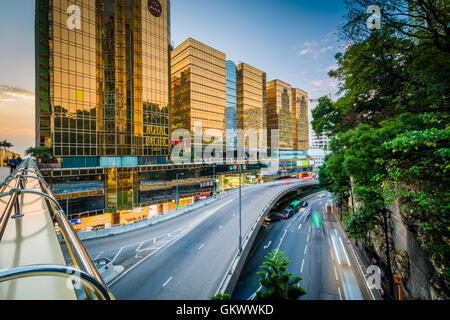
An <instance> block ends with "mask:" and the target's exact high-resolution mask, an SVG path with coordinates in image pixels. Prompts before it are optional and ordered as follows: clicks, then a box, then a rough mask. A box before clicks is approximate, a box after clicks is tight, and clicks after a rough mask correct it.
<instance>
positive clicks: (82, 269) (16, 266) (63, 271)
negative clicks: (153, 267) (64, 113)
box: [0, 158, 113, 300]
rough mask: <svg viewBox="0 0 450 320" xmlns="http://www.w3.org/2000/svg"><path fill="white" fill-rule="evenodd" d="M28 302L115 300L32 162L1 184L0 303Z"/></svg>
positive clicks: (18, 169)
mask: <svg viewBox="0 0 450 320" xmlns="http://www.w3.org/2000/svg"><path fill="white" fill-rule="evenodd" d="M58 233H60V234H61V235H62V238H63V239H64V242H63V243H60V241H59V240H58V236H57V234H58ZM65 251H67V252H68V253H69V254H68V255H66V256H69V257H70V258H65V255H64V252H65ZM27 299H33V300H35V299H36V300H38V299H39V300H61V299H63V300H77V299H90V300H110V299H113V296H112V294H111V292H110V291H109V289H108V287H107V286H106V284H105V282H104V281H103V279H102V277H101V276H100V274H99V272H98V270H97V268H96V266H95V265H94V263H93V261H92V260H91V258H90V257H89V255H88V253H87V251H86V249H85V248H84V246H83V244H82V242H81V241H80V240H79V238H78V236H77V234H76V233H75V231H74V230H73V228H72V227H71V225H70V223H69V221H68V220H67V218H66V216H65V214H64V210H62V208H61V206H60V205H59V203H58V201H56V198H55V196H54V194H53V193H52V191H51V189H50V187H49V186H48V185H47V183H46V182H45V180H44V179H43V177H42V175H41V173H40V172H39V169H38V168H37V166H36V163H35V162H34V160H33V159H31V158H27V159H26V160H25V161H23V163H22V164H21V165H20V166H19V167H18V168H17V169H16V170H15V171H14V172H13V173H12V174H11V175H9V176H8V177H7V178H6V179H5V180H4V181H3V182H2V183H1V184H0V300H27Z"/></svg>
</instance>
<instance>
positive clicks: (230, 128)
mask: <svg viewBox="0 0 450 320" xmlns="http://www.w3.org/2000/svg"><path fill="white" fill-rule="evenodd" d="M236 72H237V71H236V64H235V63H234V62H233V61H231V60H227V77H226V78H227V85H226V87H227V89H226V91H227V92H226V93H227V107H226V118H227V128H226V129H227V139H226V141H227V149H232V150H237V129H238V118H237V78H236V77H237V74H236Z"/></svg>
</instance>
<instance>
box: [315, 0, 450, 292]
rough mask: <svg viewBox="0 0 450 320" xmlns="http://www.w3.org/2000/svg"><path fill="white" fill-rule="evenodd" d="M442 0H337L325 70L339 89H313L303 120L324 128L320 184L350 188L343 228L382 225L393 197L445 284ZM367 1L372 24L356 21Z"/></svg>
mask: <svg viewBox="0 0 450 320" xmlns="http://www.w3.org/2000/svg"><path fill="white" fill-rule="evenodd" d="M444 2H445V1H436V0H414V1H413V0H404V1H400V0H388V1H371V0H370V1H369V0H356V1H353V0H352V1H347V6H348V12H347V15H346V20H347V21H346V23H345V24H344V25H343V26H342V27H341V31H340V35H341V38H342V39H343V40H344V41H346V43H348V46H347V49H346V51H345V52H340V53H338V54H336V60H337V65H338V68H337V69H336V70H334V71H331V72H330V73H329V76H330V77H332V78H335V79H336V80H338V82H339V93H340V98H339V99H338V100H337V101H336V102H331V101H330V100H329V99H328V98H327V97H323V98H322V99H319V105H318V107H317V108H318V110H317V111H314V112H313V118H314V120H313V122H312V126H313V129H314V130H315V131H316V133H320V132H323V131H325V132H327V133H328V134H329V135H330V136H332V137H333V138H332V139H331V142H330V150H331V154H330V155H328V156H327V157H326V161H325V164H324V165H323V167H322V168H320V176H321V177H320V179H321V180H320V182H321V184H322V185H324V186H326V187H327V189H329V190H330V191H331V192H332V193H333V194H334V196H335V197H336V198H339V199H347V198H348V193H349V192H354V195H355V197H356V198H357V200H358V201H360V202H359V203H360V204H361V206H358V208H353V209H354V210H350V212H351V213H347V214H346V217H345V224H346V229H347V231H348V232H349V233H350V234H351V235H352V236H353V237H355V238H363V237H365V235H366V234H367V232H368V231H370V230H374V229H375V228H376V226H383V224H384V222H385V218H386V217H388V216H389V212H388V211H389V210H388V205H389V203H392V201H394V200H396V199H398V200H399V201H400V203H401V205H402V207H403V212H402V215H403V218H404V221H405V222H406V223H407V224H408V226H409V227H410V228H411V229H412V230H413V231H414V232H416V234H417V239H418V240H419V241H420V242H421V243H422V245H423V246H424V248H425V249H426V250H427V252H428V253H429V257H430V261H431V262H432V264H433V265H434V267H435V268H436V271H437V272H438V274H439V275H440V276H441V278H442V279H443V280H444V281H445V282H447V284H448V283H449V281H450V269H449V267H450V266H449V264H450V263H449V262H450V246H449V245H450V240H449V236H450V228H449V202H450V201H449V198H450V197H449V193H450V191H449V186H450V181H449V174H448V170H449V155H450V144H449V141H450V139H449V137H450V127H449V117H450V116H449V113H448V106H449V105H450V101H449V93H450V81H449V77H448V74H449V73H450V36H449V25H448V21H449V20H448V15H449V12H448V10H447V9H446V8H444V7H443V6H442V3H444ZM373 4H376V5H379V7H380V8H381V15H382V20H381V22H382V28H381V29H380V30H369V29H368V28H367V26H366V21H367V18H368V14H367V13H366V10H367V8H368V7H369V6H370V5H373ZM412 18H415V19H416V23H414V24H413V23H411V21H412V20H411V19H412ZM421 19H422V20H421ZM418 21H419V22H420V23H417V22H418ZM350 179H352V181H353V186H354V188H353V190H352V188H351V184H350Z"/></svg>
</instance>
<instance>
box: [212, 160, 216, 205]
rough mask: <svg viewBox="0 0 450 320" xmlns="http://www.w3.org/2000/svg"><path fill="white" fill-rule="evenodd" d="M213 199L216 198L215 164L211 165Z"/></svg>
mask: <svg viewBox="0 0 450 320" xmlns="http://www.w3.org/2000/svg"><path fill="white" fill-rule="evenodd" d="M213 183H214V185H213V197H214V199H215V198H216V163H214V165H213Z"/></svg>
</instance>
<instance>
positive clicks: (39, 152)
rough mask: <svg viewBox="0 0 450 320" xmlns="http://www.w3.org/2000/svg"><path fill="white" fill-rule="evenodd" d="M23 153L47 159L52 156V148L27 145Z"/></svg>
mask: <svg viewBox="0 0 450 320" xmlns="http://www.w3.org/2000/svg"><path fill="white" fill-rule="evenodd" d="M25 155H27V156H32V157H35V158H36V159H39V160H48V159H51V158H53V154H52V150H51V149H50V148H48V147H41V146H37V147H29V148H28V149H27V150H25Z"/></svg>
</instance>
